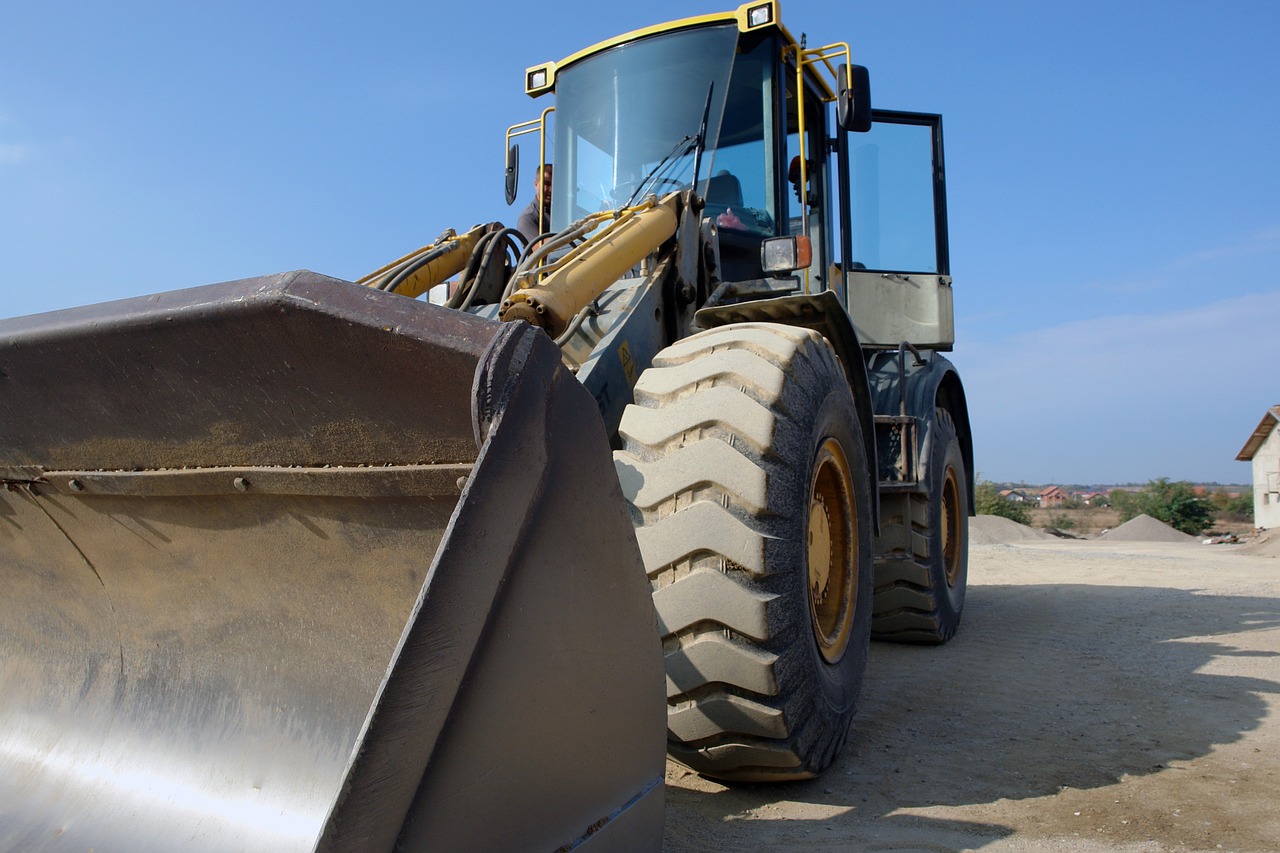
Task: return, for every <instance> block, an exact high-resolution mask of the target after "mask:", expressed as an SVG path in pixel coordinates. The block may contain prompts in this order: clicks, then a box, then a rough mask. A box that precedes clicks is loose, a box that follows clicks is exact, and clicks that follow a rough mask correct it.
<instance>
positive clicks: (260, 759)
mask: <svg viewBox="0 0 1280 853" xmlns="http://www.w3.org/2000/svg"><path fill="white" fill-rule="evenodd" d="M779 16H780V9H779V5H778V3H777V2H771V1H770V0H766V2H752V3H747V4H745V5H743V6H741V7H739V8H737V9H735V10H732V11H729V12H726V13H724V14H713V15H705V16H699V17H693V18H686V19H683V20H679V21H675V22H672V23H668V24H663V25H660V26H655V27H651V28H648V29H644V30H640V31H637V32H632V33H628V34H626V35H622V36H619V37H617V38H613V39H610V40H607V41H604V42H602V43H600V44H597V45H595V46H593V47H589V48H587V49H585V50H582V51H580V52H578V53H575V54H573V55H572V56H570V57H568V58H566V59H564V60H561V61H558V62H548V63H544V64H541V65H537V66H534V67H532V68H530V69H528V71H527V73H526V76H525V91H526V92H527V93H528V94H529V95H530V96H532V97H534V98H550V99H551V100H553V101H554V106H550V107H546V108H544V109H543V111H542V112H541V114H540V116H538V117H537V118H535V119H533V120H531V121H526V122H521V123H519V124H516V125H513V126H512V128H511V130H510V131H509V132H508V138H507V140H506V142H507V144H506V146H505V147H506V149H507V161H506V182H507V200H508V203H511V202H512V201H514V199H515V197H516V195H517V194H518V189H519V188H520V180H519V174H520V164H521V158H520V153H519V145H518V143H516V142H514V140H516V139H517V138H518V137H521V136H526V135H533V136H536V137H537V139H538V143H539V144H538V151H539V154H538V162H537V165H538V167H539V169H540V168H541V166H542V165H543V164H544V163H547V162H553V163H554V177H553V180H552V187H551V191H552V195H551V205H550V210H549V214H548V215H547V216H546V217H545V221H542V222H541V223H540V227H539V233H538V234H537V235H536V236H533V235H531V239H530V238H526V236H524V235H522V234H520V233H519V232H517V231H516V230H514V229H511V228H505V227H503V226H501V225H500V224H498V223H485V224H481V225H478V226H476V227H474V228H471V229H470V230H467V231H464V232H462V233H458V232H455V231H449V232H446V233H445V234H444V235H442V236H441V237H440V238H439V239H438V240H436V241H435V242H433V243H431V244H429V245H427V246H425V247H423V248H422V249H420V250H418V251H416V252H413V253H411V254H409V255H407V256H405V257H404V258H401V259H399V260H398V261H395V262H393V263H390V264H388V265H387V266H385V267H383V268H381V269H379V270H376V271H375V272H373V273H370V274H369V275H368V276H365V277H364V278H363V279H361V280H360V281H358V282H346V281H340V280H337V279H333V278H328V277H325V276H322V275H318V274H316V273H311V272H293V273H285V274H279V275H271V276H265V277H262V278H255V279H249V280H243V281H236V282H230V283H224V284H215V285H210V286H206V287H198V288H193V289H187V290H178V291H173V292H168V293H161V294H157V295H153V296H148V297H143V298H136V299H128V300H123V301H119V302H112V303H106V304H100V305H93V306H88V307H84V308H76V309H70V310H64V311H57V312H53V313H48V314H42V315H36V316H30V317H20V318H15V319H11V320H4V321H0V486H2V488H0V583H2V584H3V588H4V590H5V593H4V606H3V608H0V642H3V649H2V650H0V847H3V848H4V849H59V850H61V849H66V850H82V849H96V850H125V849H128V850H170V849H186V850H227V849H237V850H246V849H252V850H259V849H262V850H294V849H297V850H348V849H350V850H375V849H392V848H395V849H406V850H418V849H449V850H465V849H480V850H496V849H550V850H578V849H583V850H591V849H600V850H605V849H609V850H613V849H656V848H657V847H658V846H659V845H660V844H661V838H662V820H663V807H662V787H663V772H664V766H665V762H666V757H667V756H668V755H669V756H670V757H672V758H674V759H676V760H678V761H680V762H682V763H684V764H685V765H687V766H688V767H690V768H692V769H693V770H695V771H697V772H699V773H702V774H705V775H707V776H710V777H713V778H717V779H722V780H726V781H729V782H737V781H782V780H791V779H803V778H809V777H812V776H815V775H817V774H820V773H822V772H823V771H824V769H826V768H827V767H828V766H829V765H830V764H831V763H832V761H834V760H835V758H836V757H837V755H838V754H839V752H840V749H841V747H842V746H843V744H844V743H845V740H846V737H847V735H848V733H849V731H850V727H851V725H852V716H853V713H854V708H855V705H856V702H857V698H858V694H859V690H860V689H861V686H862V683H863V681H864V677H865V671H866V665H867V652H868V644H869V641H870V639H871V638H872V637H877V638H881V639H886V640H897V641H905V642H918V643H942V642H945V641H946V640H948V639H949V638H950V637H951V636H952V635H953V634H954V632H955V631H956V629H957V626H958V624H959V621H960V616H961V611H962V607H963V603H964V595H965V583H966V566H967V550H968V517H969V514H970V512H971V507H972V483H973V470H974V469H973V454H972V442H971V437H970V430H969V418H968V414H967V408H966V403H965V395H964V390H963V387H962V385H961V382H960V379H959V375H958V373H957V371H956V369H955V368H954V367H953V365H952V364H951V363H950V361H948V359H947V358H946V357H944V355H943V353H945V352H948V351H950V350H951V349H952V346H953V343H954V329H953V320H952V291H951V278H950V271H949V267H948V250H947V232H946V193H945V183H944V170H943V157H942V151H943V149H942V129H941V118H940V117H939V116H937V115H931V114H922V113H905V112H893V111H886V110H879V109H872V107H871V101H870V83H869V74H868V72H867V71H866V69H865V68H862V67H860V66H857V65H855V64H854V63H853V56H852V52H851V50H850V48H849V46H848V44H846V43H833V44H827V45H823V46H820V47H809V46H808V45H807V40H806V39H805V38H801V39H800V40H797V39H795V38H794V37H793V36H792V34H791V33H790V32H789V31H788V30H787V29H786V28H785V27H784V26H783V24H782V22H781V20H780V17H779ZM539 174H541V171H539ZM428 293H431V294H438V297H437V296H432V297H430V298H428V299H424V298H421V297H423V296H424V294H428ZM432 300H437V301H432Z"/></svg>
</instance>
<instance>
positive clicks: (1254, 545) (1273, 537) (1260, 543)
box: [1240, 530, 1280, 557]
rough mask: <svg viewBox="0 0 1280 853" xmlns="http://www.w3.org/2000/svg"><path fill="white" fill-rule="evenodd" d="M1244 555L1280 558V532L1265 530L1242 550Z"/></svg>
mask: <svg viewBox="0 0 1280 853" xmlns="http://www.w3.org/2000/svg"><path fill="white" fill-rule="evenodd" d="M1240 551H1241V553H1243V554H1258V555H1259V556H1263V557H1280V530H1264V531H1262V532H1261V533H1259V534H1258V536H1257V538H1256V539H1254V540H1253V541H1252V542H1250V543H1249V544H1248V545H1245V546H1244V547H1242V548H1241V549H1240Z"/></svg>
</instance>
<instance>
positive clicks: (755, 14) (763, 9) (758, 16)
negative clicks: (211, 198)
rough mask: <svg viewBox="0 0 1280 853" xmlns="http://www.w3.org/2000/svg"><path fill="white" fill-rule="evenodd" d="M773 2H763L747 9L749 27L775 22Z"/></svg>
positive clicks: (753, 27)
mask: <svg viewBox="0 0 1280 853" xmlns="http://www.w3.org/2000/svg"><path fill="white" fill-rule="evenodd" d="M773 9H774V4H773V3H762V4H760V5H759V6H751V7H750V8H748V9H747V29H755V28H756V27H764V26H767V25H769V24H772V23H773V22H774V14H773Z"/></svg>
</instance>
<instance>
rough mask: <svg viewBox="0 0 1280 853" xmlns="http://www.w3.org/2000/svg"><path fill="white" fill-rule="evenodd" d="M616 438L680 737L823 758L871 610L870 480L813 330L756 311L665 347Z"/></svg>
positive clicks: (722, 763) (671, 746)
mask: <svg viewBox="0 0 1280 853" xmlns="http://www.w3.org/2000/svg"><path fill="white" fill-rule="evenodd" d="M653 364H654V366H653V367H652V368H650V369H649V370H647V371H645V372H644V374H643V375H642V376H641V377H640V381H639V382H638V383H637V385H636V389H635V399H636V404H635V405H633V406H629V407H628V408H627V410H626V413H625V414H624V415H623V419H622V424H621V426H620V428H619V434H620V436H621V438H622V440H623V449H622V450H620V451H618V452H616V453H615V454H614V460H615V466H616V467H617V469H618V474H619V479H620V481H621V482H622V488H623V492H624V494H625V495H626V496H627V499H628V501H629V502H630V504H631V512H632V520H633V521H634V522H635V524H636V536H637V539H638V540H639V543H640V550H641V553H642V555H643V556H644V560H645V567H646V571H647V573H648V575H649V579H650V582H651V585H652V588H653V600H654V606H655V609H656V610H657V614H658V622H659V627H660V629H661V632H662V635H663V640H662V641H663V648H664V655H665V658H666V671H667V701H668V718H667V725H668V753H669V754H670V755H671V756H672V757H673V758H675V759H677V760H678V761H680V762H682V763H684V764H686V765H687V766H689V767H691V768H692V769H694V770H696V771H698V772H699V773H702V774H704V775H707V776H711V777H715V778H719V779H724V780H732V781H775V780H785V779H800V778H807V777H811V776H815V775H817V774H818V773H821V772H822V771H823V770H824V769H826V767H827V766H828V765H829V764H830V763H831V762H832V761H833V760H834V758H835V756H836V755H837V754H838V753H839V751H840V748H841V747H842V746H843V744H844V742H845V738H846V736H847V734H848V731H849V723H850V719H851V718H852V716H853V713H854V707H855V704H856V700H857V697H858V693H859V691H860V690H861V687H862V680H863V675H864V673H865V670H866V662H867V647H868V642H869V639H870V625H871V595H872V588H871V568H872V553H873V552H872V541H871V521H870V518H871V516H870V507H871V496H870V480H869V476H868V467H867V461H866V451H865V447H864V445H863V436H862V433H861V430H860V427H859V420H858V417H857V412H856V410H855V408H854V404H853V398H852V396H851V394H850V391H849V385H848V381H847V380H846V378H845V375H844V370H843V368H842V367H841V366H840V363H839V360H838V359H837V358H836V356H835V354H834V352H833V351H832V349H831V347H830V345H829V344H828V343H827V342H826V341H825V340H824V339H823V338H822V337H821V336H820V335H819V334H817V333H816V332H813V331H811V330H808V329H801V328H796V327H791V326H785V325H776V324H769V323H745V324H738V325H733V326H724V327H719V328H716V329H712V330H710V331H707V332H703V333H701V334H698V335H695V336H693V337H691V338H686V339H685V340H683V341H680V342H678V343H676V344H674V345H673V346H671V347H668V348H667V349H665V350H663V351H662V352H661V353H659V354H658V356H657V357H656V358H655V359H654V363H653Z"/></svg>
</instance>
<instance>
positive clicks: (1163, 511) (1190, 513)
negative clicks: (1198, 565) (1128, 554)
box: [1111, 477, 1213, 536]
mask: <svg viewBox="0 0 1280 853" xmlns="http://www.w3.org/2000/svg"><path fill="white" fill-rule="evenodd" d="M1111 503H1112V505H1113V506H1115V508H1116V509H1118V510H1119V511H1120V521H1121V522H1125V521H1128V520H1129V519H1131V518H1135V517H1136V516H1139V515H1149V516H1151V517H1152V518H1154V519H1157V520H1159V521H1163V522H1164V523H1165V524H1167V525H1169V526H1170V527H1172V528H1174V529H1175V530H1181V531H1182V532H1183V533H1190V534H1191V535H1192V536H1198V535H1200V534H1201V533H1203V532H1204V530H1205V528H1207V527H1209V525H1210V524H1211V523H1212V522H1213V514H1212V513H1211V512H1210V509H1209V502H1208V501H1207V500H1205V499H1204V498H1202V497H1201V496H1200V495H1198V494H1196V490H1195V487H1194V486H1192V485H1191V484H1190V483H1188V482H1186V481H1185V480H1179V481H1178V482H1176V483H1175V482H1170V481H1169V478H1168V477H1159V478H1157V479H1155V480H1152V481H1151V482H1149V483H1147V485H1146V486H1145V487H1144V488H1142V489H1140V490H1139V491H1136V492H1122V491H1116V492H1112V493H1111Z"/></svg>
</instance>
